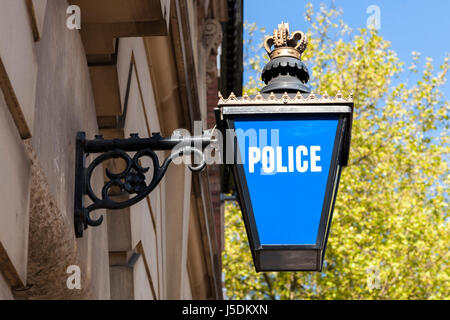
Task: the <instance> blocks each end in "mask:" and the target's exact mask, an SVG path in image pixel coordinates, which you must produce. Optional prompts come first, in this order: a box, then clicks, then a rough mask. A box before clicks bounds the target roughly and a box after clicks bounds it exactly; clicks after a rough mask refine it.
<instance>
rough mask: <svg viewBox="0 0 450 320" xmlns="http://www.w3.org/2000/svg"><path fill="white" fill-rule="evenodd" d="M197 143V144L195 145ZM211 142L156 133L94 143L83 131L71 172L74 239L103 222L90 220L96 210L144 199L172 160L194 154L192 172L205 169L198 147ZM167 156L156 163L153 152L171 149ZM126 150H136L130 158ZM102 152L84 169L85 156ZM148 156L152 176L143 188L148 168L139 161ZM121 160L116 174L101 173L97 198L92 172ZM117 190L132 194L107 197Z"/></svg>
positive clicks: (155, 156) (100, 139) (209, 138)
mask: <svg viewBox="0 0 450 320" xmlns="http://www.w3.org/2000/svg"><path fill="white" fill-rule="evenodd" d="M195 143H197V145H195ZM210 143H211V137H210V136H209V137H208V136H206V137H194V138H187V139H186V138H181V137H179V138H162V137H161V136H159V134H156V135H154V136H153V137H151V138H145V139H140V138H139V137H137V135H132V137H131V138H129V139H114V140H103V139H102V138H101V137H100V136H98V137H97V139H95V140H86V139H85V134H84V133H83V132H80V133H78V136H77V151H76V153H77V154H76V157H77V159H76V172H75V175H76V176H75V180H76V183H75V233H76V236H77V237H82V236H83V230H84V229H86V228H87V227H88V226H99V225H100V224H101V223H102V222H103V216H100V217H99V218H98V219H92V218H91V216H90V213H91V212H92V211H94V210H97V209H123V208H126V207H129V206H132V205H133V204H135V203H137V202H139V201H140V200H142V199H144V198H145V197H146V196H147V195H148V194H149V193H150V192H152V191H153V190H154V189H155V188H156V186H157V185H158V184H159V183H160V182H161V180H162V178H163V177H164V174H165V173H166V171H167V169H168V167H169V165H170V163H171V162H172V161H173V159H175V158H177V157H180V156H183V155H187V154H191V153H193V154H195V155H196V156H197V157H200V158H201V162H200V164H199V165H197V166H190V165H189V168H190V169H191V170H192V171H200V170H202V169H203V168H204V167H205V166H206V161H205V157H204V154H203V152H202V148H204V147H205V146H207V145H209V144H210ZM171 149H173V151H172V152H171V154H170V156H169V157H168V158H167V159H166V160H165V161H164V162H163V164H162V165H160V164H159V159H158V156H157V154H156V153H155V150H171ZM126 151H136V153H135V155H134V156H133V157H131V156H130V155H129V154H128V153H127V152H126ZM88 152H89V153H99V152H104V153H102V154H101V155H99V156H98V157H97V158H95V159H94V160H93V161H92V162H91V164H90V165H89V166H88V167H87V168H85V161H86V153H88ZM144 157H148V158H150V160H151V168H152V169H153V175H152V178H151V181H150V182H149V184H148V185H147V183H146V176H145V174H146V173H148V172H149V170H150V167H142V166H141V163H140V162H141V160H142V159H143V158H144ZM117 158H121V159H123V160H124V162H125V169H124V170H123V171H122V172H119V173H113V172H111V171H110V170H109V169H106V170H105V173H106V177H107V178H108V179H109V181H106V182H105V184H104V186H103V188H102V190H101V196H97V195H96V194H95V192H94V191H93V188H92V185H91V178H92V174H93V172H94V169H95V168H97V167H98V166H99V165H101V164H102V163H103V162H105V161H107V160H109V159H117ZM113 187H118V188H119V189H120V190H121V191H122V192H126V193H128V194H130V195H133V196H132V197H131V198H130V199H127V200H125V201H120V202H119V201H115V200H113V199H111V197H110V190H111V188H113ZM83 195H87V196H88V197H89V198H90V199H91V201H92V204H90V205H89V206H87V207H85V206H84V199H83Z"/></svg>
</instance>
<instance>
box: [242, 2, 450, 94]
mask: <svg viewBox="0 0 450 320" xmlns="http://www.w3.org/2000/svg"><path fill="white" fill-rule="evenodd" d="M307 2H308V1H306V0H278V1H274V0H244V20H245V21H248V22H250V23H252V22H256V23H257V25H258V26H259V27H265V28H266V32H267V33H268V34H271V33H272V31H273V29H275V28H277V25H278V24H279V23H280V22H281V21H284V22H289V26H290V29H291V30H306V29H308V25H307V23H306V21H305V20H304V18H303V17H304V12H305V9H304V8H305V4H306V3H307ZM312 3H313V5H314V8H318V7H319V5H320V3H327V4H328V3H330V0H321V1H318V0H313V1H312ZM335 4H336V6H337V7H341V8H342V9H343V20H344V21H345V22H346V23H347V24H348V25H349V26H350V27H351V28H353V29H354V30H356V29H357V28H365V27H366V21H367V19H368V17H369V16H370V14H369V13H366V10H367V8H368V7H369V6H370V5H377V6H378V7H380V13H381V28H380V30H379V33H380V34H381V35H382V36H383V37H384V38H385V39H387V40H389V41H391V44H392V49H393V50H394V51H396V52H397V54H398V56H399V58H400V60H401V61H404V62H405V63H406V66H408V65H409V63H410V62H411V52H412V51H417V52H420V53H421V54H422V58H423V59H424V58H425V57H431V58H432V59H433V63H434V65H435V67H437V66H438V65H440V64H441V63H442V62H443V60H444V58H445V56H446V55H447V54H449V53H450V17H449V14H450V0H426V1H420V0H335ZM447 78H449V76H447ZM244 79H247V75H246V74H245V75H244ZM442 89H443V91H444V94H445V96H446V98H447V99H449V98H450V84H449V83H448V82H447V83H446V84H445V87H444V88H442Z"/></svg>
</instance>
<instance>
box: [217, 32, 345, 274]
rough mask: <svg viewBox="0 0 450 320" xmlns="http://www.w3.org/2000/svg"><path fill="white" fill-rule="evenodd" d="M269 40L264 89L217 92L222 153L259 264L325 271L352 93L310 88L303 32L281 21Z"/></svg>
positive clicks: (269, 267)
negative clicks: (250, 92)
mask: <svg viewBox="0 0 450 320" xmlns="http://www.w3.org/2000/svg"><path fill="white" fill-rule="evenodd" d="M264 46H265V49H266V50H267V52H268V54H269V56H270V59H271V60H270V62H269V63H268V64H267V65H266V66H265V67H264V69H263V73H262V80H263V81H264V82H265V83H266V86H265V87H264V88H263V89H262V90H261V92H260V93H258V94H257V95H256V96H251V97H250V96H247V95H244V96H243V97H240V98H237V97H236V96H235V95H234V94H233V93H231V95H230V96H229V97H228V98H227V99H224V98H223V97H222V96H221V95H219V103H218V107H217V108H216V118H217V123H218V127H219V129H220V130H221V132H222V134H223V136H224V139H225V144H224V145H225V146H224V150H223V160H224V163H226V164H228V165H229V166H230V167H231V169H232V170H231V171H232V172H233V177H234V181H235V184H236V187H237V193H238V201H239V204H240V207H241V210H242V213H243V218H244V222H245V227H246V230H247V235H248V239H249V242H250V248H251V251H252V256H253V261H254V264H255V268H256V271H258V272H260V271H321V269H322V265H323V260H324V255H325V249H326V244H327V238H328V234H329V231H330V225H331V219H332V214H333V208H334V203H335V201H336V194H337V190H338V185H339V178H340V175H341V170H342V168H343V167H344V166H346V165H347V163H348V157H349V148H350V133H351V127H352V114H353V99H352V97H351V96H350V97H349V98H344V97H343V96H342V94H340V93H339V94H337V95H336V96H335V97H330V96H328V95H327V94H323V95H321V96H319V95H315V94H314V93H312V92H311V91H310V89H309V88H308V86H307V85H306V83H307V82H308V80H309V74H308V69H307V67H306V65H305V64H304V63H303V62H302V61H301V54H302V52H303V51H304V50H305V49H306V46H307V40H306V37H305V35H304V33H303V32H300V31H296V32H293V33H292V34H290V33H289V26H288V24H285V23H282V24H280V25H279V26H278V30H275V31H274V35H273V36H270V37H266V39H265V41H264ZM272 47H273V49H272Z"/></svg>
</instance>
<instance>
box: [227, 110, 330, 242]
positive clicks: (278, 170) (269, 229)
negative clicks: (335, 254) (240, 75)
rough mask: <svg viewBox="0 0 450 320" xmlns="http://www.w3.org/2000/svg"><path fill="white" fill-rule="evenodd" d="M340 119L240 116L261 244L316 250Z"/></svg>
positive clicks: (240, 140) (236, 122)
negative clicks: (311, 246)
mask: <svg viewBox="0 0 450 320" xmlns="http://www.w3.org/2000/svg"><path fill="white" fill-rule="evenodd" d="M338 122H339V119H338V116H337V115H331V116H320V115H318V116H316V115H308V116H305V115H303V116H290V117H272V118H270V119H268V118H267V117H265V118H261V117H257V116H254V117H251V116H237V117H235V118H234V127H235V130H236V137H237V141H238V150H239V153H240V155H239V156H240V157H241V159H242V162H243V167H244V172H245V178H246V182H247V186H248V190H249V195H250V201H251V205H252V208H253V214H254V217H255V223H256V228H257V232H258V237H259V242H260V244H261V245H318V242H319V241H318V231H319V225H320V221H321V215H322V212H323V210H326V209H324V208H323V207H324V199H325V193H326V186H327V181H328V177H329V171H330V166H331V160H332V156H333V149H334V148H333V147H334V143H335V139H336V131H337V127H338Z"/></svg>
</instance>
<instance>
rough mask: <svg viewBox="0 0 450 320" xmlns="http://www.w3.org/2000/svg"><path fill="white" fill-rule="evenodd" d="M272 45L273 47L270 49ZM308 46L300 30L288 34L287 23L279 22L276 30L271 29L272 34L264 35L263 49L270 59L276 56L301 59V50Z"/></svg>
mask: <svg viewBox="0 0 450 320" xmlns="http://www.w3.org/2000/svg"><path fill="white" fill-rule="evenodd" d="M272 46H274V49H272ZM307 46H308V40H307V39H306V36H305V34H304V33H303V32H301V31H294V32H293V33H292V34H289V24H288V23H284V22H281V24H279V25H278V30H276V29H275V30H274V31H273V36H266V37H265V39H264V49H266V51H267V54H268V55H269V57H270V59H275V58H277V57H294V58H297V59H301V57H302V53H303V51H305V49H306V47H307Z"/></svg>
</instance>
